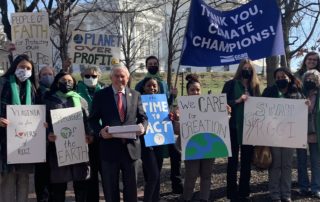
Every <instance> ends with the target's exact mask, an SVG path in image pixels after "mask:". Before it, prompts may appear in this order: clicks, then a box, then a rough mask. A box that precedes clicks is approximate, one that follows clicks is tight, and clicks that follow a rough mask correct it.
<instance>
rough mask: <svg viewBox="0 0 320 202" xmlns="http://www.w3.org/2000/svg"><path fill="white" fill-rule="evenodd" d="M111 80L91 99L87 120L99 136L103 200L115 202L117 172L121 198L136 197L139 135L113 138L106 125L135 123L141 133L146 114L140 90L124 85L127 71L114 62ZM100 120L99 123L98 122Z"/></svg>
mask: <svg viewBox="0 0 320 202" xmlns="http://www.w3.org/2000/svg"><path fill="white" fill-rule="evenodd" d="M110 77H111V81H112V84H111V85H110V86H109V87H107V88H105V89H102V90H100V91H98V92H97V93H96V94H95V96H94V98H93V102H92V111H91V114H90V124H91V127H92V129H93V130H94V131H95V134H99V138H100V145H99V149H100V159H101V170H102V173H101V175H102V184H103V191H104V195H105V200H106V201H107V202H119V201H120V193H119V173H120V170H121V172H122V180H123V185H124V190H123V197H124V201H125V202H136V201H137V185H136V177H135V168H134V163H135V161H136V160H137V159H139V158H140V149H141V148H140V142H139V138H136V139H135V140H133V139H121V138H114V137H112V134H110V133H109V132H108V128H109V127H110V126H121V125H134V124H138V125H139V127H140V131H139V132H137V136H139V135H142V134H144V132H145V129H146V127H147V124H148V123H147V116H146V114H145V112H144V110H143V108H142V104H141V97H140V94H139V93H138V92H137V91H135V90H132V89H129V88H128V87H127V83H128V80H129V72H128V70H127V68H126V67H123V66H120V65H117V66H115V67H114V68H113V69H112V70H111V73H110ZM100 120H101V122H102V125H101V124H100Z"/></svg>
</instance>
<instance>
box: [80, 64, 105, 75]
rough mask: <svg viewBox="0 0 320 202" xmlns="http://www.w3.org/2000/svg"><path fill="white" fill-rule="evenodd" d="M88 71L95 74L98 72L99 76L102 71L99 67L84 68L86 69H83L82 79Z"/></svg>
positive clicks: (88, 66) (89, 66)
mask: <svg viewBox="0 0 320 202" xmlns="http://www.w3.org/2000/svg"><path fill="white" fill-rule="evenodd" d="M86 71H93V72H96V73H97V74H98V75H99V76H100V75H101V69H100V67H99V66H97V65H87V66H84V68H81V76H82V77H83V76H84V73H85V72H86Z"/></svg>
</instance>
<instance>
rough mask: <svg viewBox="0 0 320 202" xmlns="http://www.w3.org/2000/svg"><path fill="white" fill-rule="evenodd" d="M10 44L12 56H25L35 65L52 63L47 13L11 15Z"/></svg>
mask: <svg viewBox="0 0 320 202" xmlns="http://www.w3.org/2000/svg"><path fill="white" fill-rule="evenodd" d="M11 33H12V42H13V43H15V48H16V50H15V51H14V55H19V54H26V55H28V56H29V57H30V58H31V59H32V61H33V62H34V63H35V64H36V65H39V64H47V65H51V63H52V44H51V41H50V28H49V17H48V13H47V12H38V13H31V12H26V13H22V12H21V13H20V12H18V13H12V14H11Z"/></svg>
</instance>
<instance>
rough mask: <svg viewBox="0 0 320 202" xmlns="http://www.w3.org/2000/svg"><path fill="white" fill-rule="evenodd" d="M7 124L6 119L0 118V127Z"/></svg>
mask: <svg viewBox="0 0 320 202" xmlns="http://www.w3.org/2000/svg"><path fill="white" fill-rule="evenodd" d="M8 124H9V121H8V119H5V118H2V117H1V118H0V127H7V125H8Z"/></svg>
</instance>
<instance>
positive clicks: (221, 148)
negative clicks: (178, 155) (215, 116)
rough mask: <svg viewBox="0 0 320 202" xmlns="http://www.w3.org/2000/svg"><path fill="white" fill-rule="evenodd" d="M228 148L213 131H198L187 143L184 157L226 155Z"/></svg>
mask: <svg viewBox="0 0 320 202" xmlns="http://www.w3.org/2000/svg"><path fill="white" fill-rule="evenodd" d="M227 156H228V148H227V146H226V144H225V143H224V141H223V140H222V139H221V138H220V137H219V136H218V135H216V134H214V133H198V134H196V135H194V136H193V137H192V138H190V140H189V141H188V143H187V146H186V150H185V159H186V160H193V159H208V158H217V157H227Z"/></svg>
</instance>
